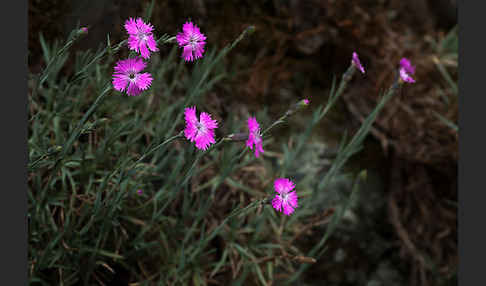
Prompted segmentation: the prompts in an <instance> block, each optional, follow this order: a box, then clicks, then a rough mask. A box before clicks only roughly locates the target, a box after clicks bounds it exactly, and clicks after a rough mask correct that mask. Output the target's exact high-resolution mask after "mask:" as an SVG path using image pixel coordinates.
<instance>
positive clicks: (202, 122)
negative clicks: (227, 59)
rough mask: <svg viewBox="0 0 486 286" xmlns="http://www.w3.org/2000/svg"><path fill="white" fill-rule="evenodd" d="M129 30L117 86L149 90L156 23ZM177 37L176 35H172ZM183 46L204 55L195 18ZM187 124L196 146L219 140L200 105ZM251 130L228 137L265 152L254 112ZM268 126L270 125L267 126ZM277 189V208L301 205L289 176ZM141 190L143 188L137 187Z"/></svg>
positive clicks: (189, 55)
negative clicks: (133, 54)
mask: <svg viewBox="0 0 486 286" xmlns="http://www.w3.org/2000/svg"><path fill="white" fill-rule="evenodd" d="M124 27H125V29H126V31H127V33H128V47H129V49H130V50H132V51H134V52H136V53H137V56H136V57H133V58H128V59H123V60H119V61H118V62H117V63H116V65H115V67H114V73H113V79H112V83H113V87H114V88H115V89H116V90H118V91H121V92H126V93H127V94H128V95H130V96H136V95H139V94H141V93H142V91H144V90H147V89H148V88H149V87H150V85H151V83H152V81H153V78H152V75H151V74H150V73H148V72H143V70H144V69H145V67H146V66H147V63H146V62H145V61H144V60H147V59H149V58H150V54H151V52H158V51H159V49H158V48H157V41H156V40H155V38H154V34H153V31H154V27H153V26H152V25H151V24H150V23H145V22H144V21H143V20H142V19H141V18H137V19H133V18H129V19H128V20H127V21H126V22H125V25H124ZM80 31H81V32H82V33H87V28H82V29H81V30H80ZM172 39H173V38H172ZM175 39H176V40H177V44H178V45H179V47H181V48H182V49H183V51H182V55H181V56H182V58H183V59H184V60H185V61H187V62H192V61H194V60H196V59H200V58H202V57H203V53H204V46H205V45H206V36H204V35H203V34H202V33H201V31H200V30H199V27H197V26H196V25H194V24H193V23H192V22H186V23H184V24H183V26H182V32H181V33H178V34H177V36H176V37H175ZM354 69H357V70H359V71H360V72H361V73H363V74H364V73H365V69H364V67H363V65H362V64H361V61H360V59H359V57H358V54H357V53H356V52H353V54H352V59H351V67H350V68H349V69H348V71H350V72H349V73H348V72H347V74H348V78H350V77H351V76H352V73H353V72H354ZM414 73H415V67H413V66H412V65H411V63H410V61H409V60H408V59H406V58H403V59H402V60H401V61H400V68H399V75H400V77H399V79H400V81H401V82H410V83H413V82H415V80H414V79H413V78H412V77H411V75H413V74H414ZM309 104H310V100H309V99H307V98H305V99H302V100H300V101H299V102H298V103H297V104H295V105H293V106H292V107H291V108H290V109H289V110H288V111H287V113H286V114H285V115H284V116H283V117H281V118H280V119H279V120H277V121H276V123H274V124H273V125H272V126H270V128H271V127H273V126H274V125H276V124H277V123H280V122H282V120H283V119H285V118H286V117H287V116H290V115H291V114H293V113H294V112H296V111H297V110H299V109H301V108H303V107H306V106H308V105H309ZM184 118H185V128H184V132H183V133H184V136H185V137H186V138H187V139H188V140H189V141H190V142H195V146H196V148H197V149H199V150H204V151H206V150H208V149H209V148H210V146H211V145H212V144H215V143H216V139H215V130H216V129H217V128H218V127H219V126H218V121H217V120H215V119H213V118H212V117H211V114H209V113H206V112H201V113H200V115H199V117H198V116H197V114H196V107H195V106H192V107H186V108H185V109H184ZM247 127H248V133H243V134H238V136H236V135H235V134H232V135H229V136H227V137H225V138H228V140H236V138H239V139H238V140H241V141H243V140H245V139H246V147H248V148H250V150H252V151H253V150H254V155H255V157H256V158H258V157H259V156H260V154H263V153H264V150H263V139H262V132H261V129H260V124H259V123H258V121H257V120H256V118H255V117H252V116H250V117H249V118H248V120H247ZM267 130H268V129H267ZM274 189H275V192H277V194H276V195H275V197H274V198H273V199H272V201H271V204H272V206H273V208H274V209H275V210H277V211H279V212H283V213H284V214H285V215H290V214H292V213H293V212H294V211H295V208H297V206H298V203H297V200H298V197H297V193H296V191H295V190H294V189H295V184H294V183H293V182H292V181H291V180H290V179H288V178H278V179H276V180H275V182H274ZM137 193H138V194H141V193H142V190H137Z"/></svg>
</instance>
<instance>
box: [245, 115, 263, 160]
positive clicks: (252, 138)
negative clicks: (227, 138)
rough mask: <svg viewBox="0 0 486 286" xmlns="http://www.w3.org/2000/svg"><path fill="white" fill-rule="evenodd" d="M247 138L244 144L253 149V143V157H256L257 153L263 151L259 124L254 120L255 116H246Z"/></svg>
mask: <svg viewBox="0 0 486 286" xmlns="http://www.w3.org/2000/svg"><path fill="white" fill-rule="evenodd" d="M248 129H249V131H250V132H249V134H248V140H246V146H248V147H250V149H251V150H253V144H255V157H257V158H258V156H259V153H263V148H262V135H261V134H260V125H258V122H257V121H256V118H255V117H250V118H248Z"/></svg>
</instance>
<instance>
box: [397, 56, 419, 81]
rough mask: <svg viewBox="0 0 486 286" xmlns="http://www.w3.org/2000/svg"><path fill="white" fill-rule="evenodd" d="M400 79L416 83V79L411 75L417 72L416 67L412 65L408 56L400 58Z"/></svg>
mask: <svg viewBox="0 0 486 286" xmlns="http://www.w3.org/2000/svg"><path fill="white" fill-rule="evenodd" d="M399 71H400V79H401V80H403V81H404V82H410V83H414V82H415V80H414V79H413V78H412V77H411V76H410V75H412V74H414V73H415V67H414V66H412V64H411V63H410V61H409V60H408V59H407V58H402V59H401V60H400V69H399Z"/></svg>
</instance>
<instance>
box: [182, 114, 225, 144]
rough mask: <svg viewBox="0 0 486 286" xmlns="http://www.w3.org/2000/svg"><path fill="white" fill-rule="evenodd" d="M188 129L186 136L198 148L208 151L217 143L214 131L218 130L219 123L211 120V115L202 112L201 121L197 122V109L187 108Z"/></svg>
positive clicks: (185, 132) (186, 129)
mask: <svg viewBox="0 0 486 286" xmlns="http://www.w3.org/2000/svg"><path fill="white" fill-rule="evenodd" d="M184 115H185V119H186V128H185V129H184V135H185V136H186V138H187V139H189V140H190V141H191V142H193V141H196V148H198V149H202V150H206V149H208V148H209V145H211V143H215V142H216V141H215V140H214V129H215V128H218V122H217V121H216V120H213V119H211V115H210V114H208V113H206V112H201V115H200V120H197V116H196V107H195V106H193V107H187V108H186V109H185V110H184Z"/></svg>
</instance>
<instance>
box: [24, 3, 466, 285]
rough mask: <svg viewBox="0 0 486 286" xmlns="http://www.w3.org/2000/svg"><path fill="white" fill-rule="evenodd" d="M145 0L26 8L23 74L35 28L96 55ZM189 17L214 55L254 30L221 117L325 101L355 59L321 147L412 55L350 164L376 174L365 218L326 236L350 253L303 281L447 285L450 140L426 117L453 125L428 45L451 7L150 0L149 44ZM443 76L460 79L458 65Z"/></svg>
mask: <svg viewBox="0 0 486 286" xmlns="http://www.w3.org/2000/svg"><path fill="white" fill-rule="evenodd" d="M148 3H149V2H148V1H56V0H51V1H34V0H31V1H29V19H28V21H29V22H28V25H29V32H28V36H29V62H28V65H29V71H30V72H32V73H36V72H39V71H40V70H41V68H42V67H44V66H45V63H44V62H43V59H42V51H41V49H40V45H39V33H40V32H42V34H43V36H44V38H45V39H46V40H47V41H51V40H53V39H64V38H65V37H66V36H67V35H68V33H69V32H70V31H71V29H72V28H74V27H75V26H76V23H77V22H78V21H79V23H80V24H81V25H82V26H89V34H88V36H87V37H86V38H85V39H84V40H83V41H82V42H81V43H79V44H77V46H76V47H75V49H88V48H91V49H96V48H97V47H98V46H99V45H100V44H104V43H105V41H106V34H107V33H110V37H111V39H112V42H117V41H119V40H121V39H123V38H124V37H125V31H124V30H123V28H122V27H123V23H124V21H125V20H126V19H127V18H128V17H135V16H142V15H143V12H144V8H145V7H146V5H148ZM188 19H192V21H193V22H195V23H197V25H198V26H199V27H200V28H201V31H202V32H203V33H205V35H206V36H207V37H208V41H207V42H208V44H207V45H208V46H218V47H222V46H224V45H226V44H228V43H229V42H231V41H232V40H233V39H234V38H235V36H236V35H238V34H239V33H240V32H241V31H242V30H243V29H244V28H245V27H247V26H248V25H255V27H256V33H255V34H254V35H253V36H252V40H251V41H243V42H241V43H240V45H239V46H238V48H237V49H235V50H234V51H232V52H231V53H230V55H229V57H228V59H227V64H228V65H229V66H231V67H232V68H233V69H235V70H239V71H240V72H239V73H238V74H237V75H235V76H234V77H233V78H231V85H232V89H233V92H232V93H231V96H229V95H227V94H226V95H225V96H221V98H220V99H219V101H218V102H216V103H215V105H216V106H215V108H219V109H222V110H223V111H224V109H229V108H230V107H231V106H246V107H247V108H248V109H251V110H259V109H261V108H262V107H264V106H266V107H268V108H269V111H270V113H272V112H274V111H275V110H278V109H279V108H280V105H279V103H278V102H279V101H281V100H283V99H288V98H293V99H299V98H302V97H310V98H311V101H312V102H325V97H323V96H321V95H322V94H327V92H326V91H328V90H329V88H330V83H331V79H332V75H340V74H341V73H342V72H343V71H344V70H345V69H346V68H347V66H348V65H349V61H350V57H351V53H352V52H353V51H357V52H358V53H359V55H360V58H361V61H362V63H363V64H364V66H365V69H366V71H367V72H366V77H365V80H360V81H359V82H355V83H354V84H353V88H352V89H349V90H348V92H347V93H346V94H344V95H343V98H342V100H341V101H340V102H339V105H338V106H337V107H336V111H335V112H333V113H332V114H330V116H329V117H328V118H326V120H325V122H323V123H322V128H321V130H320V132H323V133H325V134H326V137H327V140H328V141H333V140H338V139H339V138H340V134H342V130H344V129H347V130H349V131H351V132H352V131H353V130H356V128H357V127H358V126H359V124H360V119H362V117H363V116H365V115H366V114H368V113H369V112H370V111H371V109H372V107H373V106H374V105H375V104H376V101H377V98H378V95H379V93H380V92H381V91H383V90H385V89H386V88H387V87H388V86H389V85H390V84H391V83H392V82H393V79H394V76H395V75H394V74H393V73H392V72H391V71H393V70H395V69H396V66H397V63H398V62H399V60H400V58H402V57H407V58H409V59H411V61H412V63H413V64H414V65H416V67H417V68H416V70H417V72H416V75H415V78H416V80H417V83H416V84H413V85H408V86H407V87H406V88H405V89H403V90H402V93H401V94H400V96H398V97H395V98H394V99H393V100H392V101H391V102H390V103H389V105H388V106H387V107H386V108H385V110H384V112H383V114H381V116H380V118H379V119H378V120H377V122H376V125H375V128H374V131H373V133H372V136H370V138H369V139H368V140H367V142H366V149H365V150H364V151H362V153H361V154H360V155H358V158H355V159H354V161H353V166H355V167H356V168H368V169H370V168H371V169H375V170H376V172H377V174H378V176H379V178H380V185H382V186H383V187H382V188H381V189H382V191H381V192H380V193H377V194H374V195H373V194H370V198H374V199H373V200H371V199H370V201H369V202H368V203H369V206H364V207H363V208H364V210H363V212H364V213H367V214H369V215H370V219H369V221H368V222H367V223H365V224H362V225H360V226H359V227H357V228H355V229H353V230H351V231H349V233H342V234H341V235H342V236H341V237H339V236H337V237H336V238H335V239H334V240H331V241H330V244H331V245H332V244H333V243H335V244H336V243H338V244H339V245H340V247H342V248H344V249H346V250H347V252H348V253H351V255H347V256H345V257H344V258H343V259H338V258H337V257H334V258H335V259H330V260H332V261H330V262H329V265H323V264H321V265H315V266H313V267H312V268H311V269H310V271H309V273H310V277H309V279H316V280H319V277H321V276H323V275H325V276H329V275H330V274H329V273H332V275H334V276H335V278H332V277H331V278H329V277H327V278H328V279H330V280H333V281H337V282H336V283H337V284H336V285H345V283H344V282H343V281H346V275H349V272H347V271H349V269H359V270H362V271H363V272H367V273H368V274H369V273H370V272H372V273H376V276H378V277H380V279H376V281H382V282H381V283H383V284H372V282H369V283H368V285H453V284H454V285H455V284H456V278H455V277H456V273H457V264H458V254H457V209H456V207H455V206H454V204H453V203H454V202H457V157H458V149H457V146H458V136H457V133H455V132H453V131H451V130H450V129H449V128H448V127H447V126H445V125H443V124H442V122H440V121H439V120H438V119H437V118H436V117H435V116H433V114H432V113H431V111H436V112H438V113H439V114H441V115H443V116H444V117H446V118H448V119H450V120H452V121H453V122H457V113H458V106H457V101H455V102H454V101H453V102H452V103H451V104H449V105H447V106H446V105H445V104H443V102H442V100H441V99H440V95H439V92H438V90H440V89H442V88H443V86H444V80H443V78H442V77H441V74H440V73H439V72H438V71H437V68H436V66H435V65H434V62H433V58H434V56H438V53H437V50H436V49H434V47H433V45H431V44H430V39H433V40H435V41H440V40H441V39H443V38H444V36H445V35H446V34H447V33H448V32H449V31H450V30H451V29H453V28H454V26H455V25H456V23H457V18H456V1H449V0H429V1H420V0H410V1H400V0H389V1H387V0H382V1H379V0H376V1H365V0H363V1H331V0H328V1H312V0H309V1H292V0H289V1H277V0H275V1H250V0H247V1H244V0H242V1H223V0H192V1H156V4H155V6H154V11H153V15H152V20H151V23H152V24H153V25H154V26H155V27H156V35H157V36H160V35H161V34H163V33H167V34H173V35H175V34H176V33H177V32H178V31H179V30H180V27H181V26H182V24H183V23H184V22H185V21H187V20H188ZM161 52H163V51H161ZM67 72H69V71H66V73H67ZM450 72H451V73H452V75H453V78H454V79H456V80H457V68H456V69H453V68H452V69H451V70H450ZM275 112H276V111H275ZM451 202H452V203H451ZM367 207H368V208H369V210H366V208H367ZM346 236H358V237H359V238H360V239H362V240H363V241H364V243H365V246H363V245H360V244H358V243H356V240H353V239H351V240H350V241H349V242H348V243H344V244H343V239H342V238H343V237H346ZM370 245H372V246H376V247H377V248H378V249H379V250H376V252H375V255H374V256H373V255H370V254H369V253H367V252H366V251H364V250H363V249H365V248H369V246H370ZM336 253H338V252H336ZM391 265H393V267H392V266H391ZM431 265H433V266H431ZM357 273H359V271H357ZM356 275H359V274H356ZM371 276H373V275H371ZM383 277H384V278H383ZM338 281H340V282H338ZM385 281H386V282H385ZM370 283H371V284H370ZM376 283H379V282H376Z"/></svg>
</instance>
